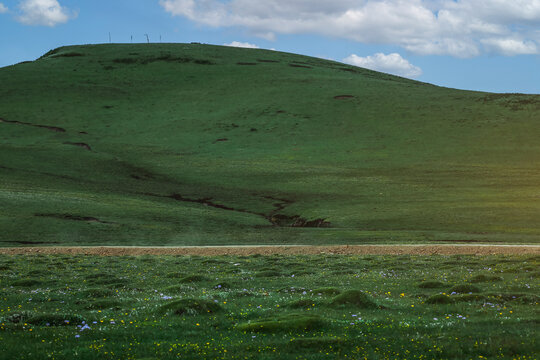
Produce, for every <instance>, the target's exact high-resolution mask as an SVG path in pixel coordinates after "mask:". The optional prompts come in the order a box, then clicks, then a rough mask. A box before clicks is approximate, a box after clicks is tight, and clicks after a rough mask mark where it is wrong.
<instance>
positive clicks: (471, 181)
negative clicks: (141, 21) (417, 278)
mask: <svg viewBox="0 0 540 360" xmlns="http://www.w3.org/2000/svg"><path fill="white" fill-rule="evenodd" d="M0 83H1V84H2V86H1V87H0V119H1V121H0V179H1V186H0V204H2V205H1V206H0V229H1V231H0V241H1V243H0V246H12V245H27V244H28V245H36V244H37V245H205V244H215V245H217V244H346V243H351V244H353V243H357V244H358V243H389V242H436V241H458V242H462V241H481V242H515V243H538V242H539V240H540V222H539V221H538V214H539V213H540V202H539V196H540V172H539V171H538V161H539V160H540V142H539V141H538V139H537V135H538V134H540V116H539V114H540V96H539V95H522V94H491V93H482V92H470V91H461V90H455V89H447V88H441V87H437V86H434V85H430V84H425V83H421V82H416V81H412V80H409V79H404V78H400V77H395V76H391V75H387V74H382V73H378V72H374V71H370V70H366V69H362V68H357V67H353V66H349V65H344V64H341V63H337V62H332V61H327V60H322V59H317V58H310V57H305V56H299V55H294V54H288V53H280V52H275V51H268V50H259V49H239V48H231V47H220V46H210V45H201V44H137V45H117V44H113V45H86V46H68V47H62V48H58V49H55V50H52V51H50V52H49V53H47V54H45V55H44V56H42V57H41V58H39V59H37V60H36V61H32V62H25V63H21V64H17V65H14V66H10V67H6V68H2V69H0Z"/></svg>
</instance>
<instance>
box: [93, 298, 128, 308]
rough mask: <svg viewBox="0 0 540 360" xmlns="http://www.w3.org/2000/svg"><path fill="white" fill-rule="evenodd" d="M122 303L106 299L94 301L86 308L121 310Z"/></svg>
mask: <svg viewBox="0 0 540 360" xmlns="http://www.w3.org/2000/svg"><path fill="white" fill-rule="evenodd" d="M122 305H123V304H122V303H121V302H120V301H116V300H110V299H104V300H95V301H92V302H90V303H89V304H88V305H87V306H86V307H85V308H86V309H87V310H120V309H122Z"/></svg>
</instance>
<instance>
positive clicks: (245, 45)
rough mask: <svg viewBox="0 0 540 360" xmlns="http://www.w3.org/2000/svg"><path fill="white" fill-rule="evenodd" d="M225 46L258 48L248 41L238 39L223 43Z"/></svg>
mask: <svg viewBox="0 0 540 360" xmlns="http://www.w3.org/2000/svg"><path fill="white" fill-rule="evenodd" d="M223 45H225V46H232V47H240V48H248V49H258V48H259V47H258V46H257V45H255V44H250V43H248V42H239V41H233V42H231V43H228V44H223Z"/></svg>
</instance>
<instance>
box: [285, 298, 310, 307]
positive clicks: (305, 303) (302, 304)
mask: <svg viewBox="0 0 540 360" xmlns="http://www.w3.org/2000/svg"><path fill="white" fill-rule="evenodd" d="M315 305H316V302H315V301H314V300H312V299H300V300H297V301H293V302H291V303H289V304H287V305H286V306H285V307H287V308H289V309H307V308H312V307H314V306H315Z"/></svg>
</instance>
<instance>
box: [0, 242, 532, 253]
mask: <svg viewBox="0 0 540 360" xmlns="http://www.w3.org/2000/svg"><path fill="white" fill-rule="evenodd" d="M0 254H6V255H17V254H24V255H35V254H72V255H98V256H138V255H200V256H220V255H246V256H249V255H256V254H259V255H273V254H283V255H317V254H327V255H332V254H335V255H497V254H499V255H540V245H455V244H452V245H336V246H303V245H298V246H295V245H287V246H281V245H278V246H266V245H262V246H200V247H199V246H187V247H119V246H118V247H117V246H99V247H9V248H0Z"/></svg>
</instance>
